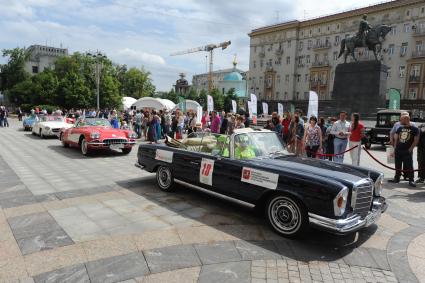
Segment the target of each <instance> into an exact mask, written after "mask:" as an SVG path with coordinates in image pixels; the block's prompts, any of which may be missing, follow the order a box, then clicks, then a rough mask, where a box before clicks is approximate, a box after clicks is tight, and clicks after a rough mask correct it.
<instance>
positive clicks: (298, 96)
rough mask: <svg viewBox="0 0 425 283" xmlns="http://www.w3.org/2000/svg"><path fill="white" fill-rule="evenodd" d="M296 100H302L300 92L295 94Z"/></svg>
mask: <svg viewBox="0 0 425 283" xmlns="http://www.w3.org/2000/svg"><path fill="white" fill-rule="evenodd" d="M295 99H296V100H299V99H300V93H299V92H298V91H297V92H296V93H295Z"/></svg>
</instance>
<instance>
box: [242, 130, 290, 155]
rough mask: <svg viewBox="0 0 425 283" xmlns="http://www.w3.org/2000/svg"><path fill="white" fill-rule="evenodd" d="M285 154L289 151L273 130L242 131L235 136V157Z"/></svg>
mask: <svg viewBox="0 0 425 283" xmlns="http://www.w3.org/2000/svg"><path fill="white" fill-rule="evenodd" d="M287 154H289V152H288V151H287V150H286V148H285V146H284V145H283V143H282V141H281V140H280V139H279V137H278V136H277V135H276V133H274V132H252V133H242V134H237V135H236V136H235V159H250V158H255V157H270V156H272V155H287Z"/></svg>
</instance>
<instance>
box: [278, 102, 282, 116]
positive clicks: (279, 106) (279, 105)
mask: <svg viewBox="0 0 425 283" xmlns="http://www.w3.org/2000/svg"><path fill="white" fill-rule="evenodd" d="M277 114H278V115H279V116H280V117H282V116H283V104H282V103H278V104H277Z"/></svg>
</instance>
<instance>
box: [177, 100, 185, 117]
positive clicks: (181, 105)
mask: <svg viewBox="0 0 425 283" xmlns="http://www.w3.org/2000/svg"><path fill="white" fill-rule="evenodd" d="M178 107H179V109H180V111H182V112H183V113H186V100H185V99H184V97H183V96H179V106H178Z"/></svg>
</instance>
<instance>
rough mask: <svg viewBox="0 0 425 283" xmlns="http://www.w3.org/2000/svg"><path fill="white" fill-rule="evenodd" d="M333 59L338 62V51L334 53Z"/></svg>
mask: <svg viewBox="0 0 425 283" xmlns="http://www.w3.org/2000/svg"><path fill="white" fill-rule="evenodd" d="M333 59H334V61H336V60H338V51H335V52H334V53H333Z"/></svg>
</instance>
